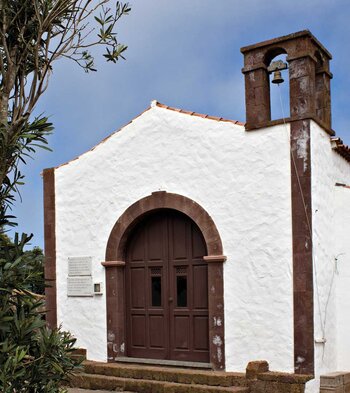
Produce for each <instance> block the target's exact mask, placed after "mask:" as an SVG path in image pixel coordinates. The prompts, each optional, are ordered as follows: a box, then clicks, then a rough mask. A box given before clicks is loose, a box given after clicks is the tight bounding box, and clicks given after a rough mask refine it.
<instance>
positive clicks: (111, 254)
mask: <svg viewBox="0 0 350 393" xmlns="http://www.w3.org/2000/svg"><path fill="white" fill-rule="evenodd" d="M157 209H174V210H177V211H179V212H181V213H184V214H186V215H187V216H188V217H190V218H191V219H192V221H194V222H195V223H196V224H197V225H198V227H199V229H200V230H201V232H202V234H203V237H204V239H205V242H206V244H207V249H208V255H211V256H214V255H215V256H217V255H222V252H223V250H222V242H221V238H220V235H219V232H218V230H217V228H216V225H215V223H214V221H213V220H212V218H211V217H210V216H209V214H208V213H207V212H206V211H205V210H204V209H203V208H202V207H201V206H200V205H199V204H198V203H196V202H195V201H193V200H192V199H189V198H186V197H185V196H182V195H178V194H171V193H167V192H165V191H159V192H154V193H152V195H149V196H147V197H145V198H142V199H140V200H139V201H137V202H135V203H134V204H133V205H131V206H130V207H128V208H127V209H126V210H125V212H124V213H123V214H122V215H121V216H120V218H119V219H118V221H117V222H116V223H115V225H114V227H113V229H112V231H111V233H110V236H109V239H108V243H107V249H106V261H113V260H114V261H115V260H123V259H124V256H125V255H124V253H125V243H126V241H127V238H128V235H129V233H130V232H131V231H132V229H133V228H134V226H135V225H136V224H137V223H138V222H140V221H141V220H142V218H143V216H144V215H145V214H147V213H149V212H151V211H153V210H157Z"/></svg>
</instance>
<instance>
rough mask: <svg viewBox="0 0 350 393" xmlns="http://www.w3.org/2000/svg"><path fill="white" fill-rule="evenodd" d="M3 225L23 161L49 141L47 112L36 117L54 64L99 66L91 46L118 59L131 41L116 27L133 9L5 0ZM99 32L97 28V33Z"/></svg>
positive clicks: (98, 0) (0, 151)
mask: <svg viewBox="0 0 350 393" xmlns="http://www.w3.org/2000/svg"><path fill="white" fill-rule="evenodd" d="M0 4H1V8H0V184H1V190H0V207H1V213H2V214H1V216H0V228H4V225H14V223H13V217H12V216H9V215H8V214H6V212H7V213H8V210H9V208H10V207H11V205H12V204H13V202H14V199H15V196H14V194H16V193H17V192H18V186H19V185H21V184H22V183H23V182H22V181H23V175H22V174H21V172H20V171H19V169H18V163H19V162H20V161H21V162H25V158H26V157H27V156H28V155H30V154H32V153H33V152H34V151H35V149H36V148H37V147H38V146H40V147H44V148H45V147H46V145H47V140H46V137H47V135H48V134H49V133H50V132H51V131H52V124H51V123H49V122H48V119H47V118H46V117H45V116H40V117H38V118H35V119H31V115H32V113H33V110H34V108H35V105H36V104H37V102H38V100H39V99H40V97H41V96H42V94H43V93H44V92H45V90H46V89H47V87H48V81H49V77H50V74H51V73H52V69H53V64H54V62H55V61H57V60H58V59H61V58H66V59H69V60H72V61H73V62H75V63H76V64H77V65H78V66H80V67H81V68H82V69H83V70H84V71H86V72H89V71H96V69H95V67H94V58H93V56H92V54H91V52H90V49H91V48H92V47H95V46H103V47H104V48H105V53H104V54H103V56H104V57H105V58H106V60H107V61H111V62H114V63H116V62H117V61H118V59H120V58H121V59H124V56H123V54H124V52H125V50H126V49H127V47H126V46H125V45H123V44H121V43H119V41H118V39H117V34H116V32H115V27H116V25H117V23H118V21H119V20H120V18H121V17H122V16H123V15H126V14H128V13H129V11H130V7H129V5H128V3H125V4H122V3H120V2H119V1H117V2H116V3H115V4H114V6H109V5H110V4H111V0H0ZM95 33H96V34H95Z"/></svg>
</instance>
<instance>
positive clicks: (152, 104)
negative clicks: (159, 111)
mask: <svg viewBox="0 0 350 393" xmlns="http://www.w3.org/2000/svg"><path fill="white" fill-rule="evenodd" d="M154 107H159V108H163V109H168V110H170V111H174V112H178V113H182V114H185V115H190V116H196V117H201V118H202V119H208V120H215V121H222V122H229V123H232V124H236V125H239V126H244V125H245V123H242V122H240V121H237V120H229V119H224V118H223V117H217V116H209V115H206V114H202V113H197V112H191V111H186V110H184V109H178V108H174V107H171V106H168V105H164V104H161V103H160V102H158V101H157V100H153V101H151V105H150V106H149V107H148V108H147V109H145V110H144V111H143V112H141V113H140V114H139V115H137V116H136V117H134V118H133V119H132V120H130V121H129V122H128V123H127V124H125V125H124V126H123V127H121V128H119V129H118V130H116V131H114V132H112V134H110V135H108V136H106V137H105V138H104V139H102V141H101V142H99V143H98V144H97V145H95V146H94V147H92V148H91V149H90V150H88V151H86V152H84V153H82V154H80V155H79V156H77V157H75V158H73V159H72V160H69V161H67V162H65V163H63V164H61V165H58V166H56V167H55V169H58V168H60V167H62V166H65V165H67V164H69V163H71V162H72V161H75V160H77V159H79V158H80V157H81V156H82V155H84V154H86V153H89V152H91V151H94V150H95V149H96V148H97V147H98V146H100V145H102V143H104V142H106V141H107V140H108V139H109V138H111V137H112V136H113V135H115V134H116V133H118V132H120V131H122V130H123V129H124V128H125V127H126V126H127V125H129V124H131V123H132V122H133V121H134V120H136V119H137V118H138V117H140V116H142V115H143V114H144V113H145V112H147V111H149V110H150V109H152V108H154Z"/></svg>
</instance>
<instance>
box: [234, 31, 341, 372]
mask: <svg viewBox="0 0 350 393" xmlns="http://www.w3.org/2000/svg"><path fill="white" fill-rule="evenodd" d="M241 52H242V53H243V56H244V68H243V69H242V72H243V74H244V78H245V100H246V131H249V132H254V130H258V129H262V128H266V127H269V126H274V125H278V124H284V123H286V129H288V132H290V162H291V165H290V167H291V173H290V179H291V221H292V242H291V245H292V248H293V261H292V264H293V321H294V371H295V373H299V374H314V289H313V286H314V282H313V247H312V214H313V212H312V194H311V192H312V185H311V169H312V166H311V153H310V150H311V145H310V143H311V142H310V140H311V122H312V121H314V122H316V123H317V124H318V125H319V126H320V127H321V128H322V129H323V130H324V131H325V132H327V133H328V134H330V135H334V132H333V131H332V128H331V98H330V80H331V78H332V74H331V73H330V71H329V62H330V60H331V58H332V56H331V54H330V53H329V52H328V51H327V49H326V48H325V47H324V46H323V45H322V44H321V43H320V42H319V41H318V40H317V39H316V38H315V37H314V36H313V35H312V34H311V33H310V31H308V30H304V31H300V32H297V33H294V34H290V35H287V36H283V37H279V38H275V39H272V40H268V41H264V42H261V43H258V44H255V45H250V46H246V47H244V48H241ZM282 54H283V55H286V62H287V63H286V64H285V63H283V62H274V61H273V59H275V58H276V57H277V56H279V55H282ZM283 68H288V69H289V78H288V79H289V81H287V83H288V82H289V101H290V117H289V118H287V119H271V106H270V78H269V74H270V73H272V72H277V74H275V75H274V80H273V82H275V83H280V82H282V81H283V79H282V77H281V74H280V70H281V69H283ZM276 132H279V130H278V129H276ZM276 165H278V163H276Z"/></svg>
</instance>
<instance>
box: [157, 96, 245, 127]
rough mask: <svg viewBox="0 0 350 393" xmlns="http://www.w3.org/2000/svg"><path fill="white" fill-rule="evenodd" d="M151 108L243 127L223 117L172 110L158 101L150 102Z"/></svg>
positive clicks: (236, 121) (235, 121)
mask: <svg viewBox="0 0 350 393" xmlns="http://www.w3.org/2000/svg"><path fill="white" fill-rule="evenodd" d="M153 106H158V107H159V108H164V109H169V110H171V111H175V112H179V113H184V114H186V115H190V116H197V117H201V118H203V119H210V120H216V121H226V122H230V123H233V124H238V125H240V126H245V123H242V122H240V121H238V120H230V119H224V118H223V117H217V116H209V115H205V114H203V113H197V112H191V111H185V110H184V109H178V108H174V107H172V106H168V105H164V104H161V103H160V102H158V101H152V102H151V107H153Z"/></svg>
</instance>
